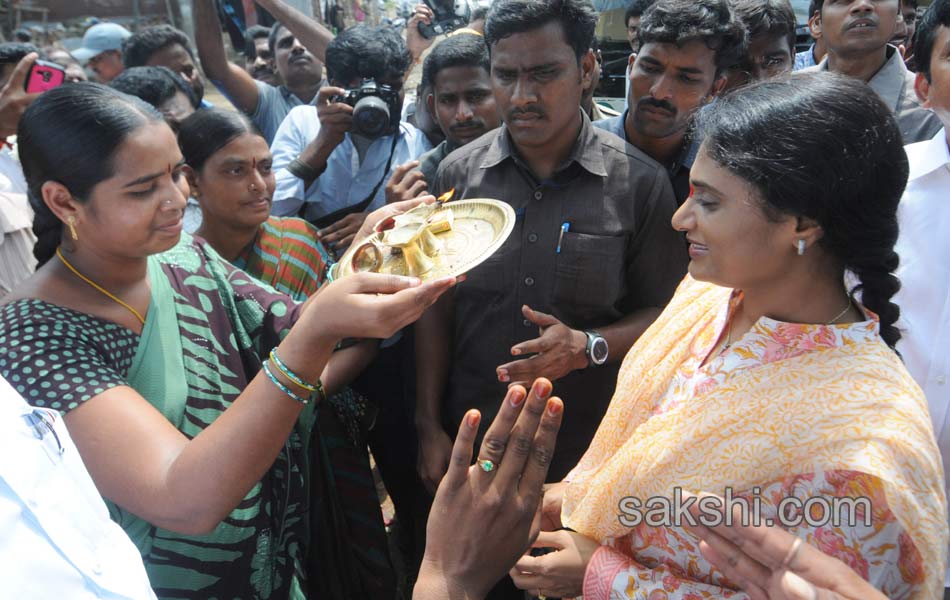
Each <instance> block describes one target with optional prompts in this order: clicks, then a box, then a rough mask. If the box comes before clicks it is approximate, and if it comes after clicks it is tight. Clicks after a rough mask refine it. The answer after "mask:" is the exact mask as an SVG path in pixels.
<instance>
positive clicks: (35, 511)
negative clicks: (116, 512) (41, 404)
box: [0, 378, 155, 600]
mask: <svg viewBox="0 0 950 600" xmlns="http://www.w3.org/2000/svg"><path fill="white" fill-rule="evenodd" d="M0 457H2V459H0V531H2V532H3V535H2V536H0V595H2V596H3V597H4V598H69V600H87V599H92V598H109V599H111V600H145V599H154V598H155V594H154V593H153V592H152V589H151V588H150V587H149V583H148V576H147V575H146V574H145V567H144V566H143V565H142V558H141V557H140V556H139V552H138V549H136V547H135V545H133V544H132V540H130V539H129V538H128V536H127V535H126V534H125V532H124V531H122V528H121V527H119V526H118V525H117V524H115V523H114V522H112V520H111V519H109V511H108V509H107V508H106V505H105V503H104V502H103V501H102V498H101V497H100V496H99V492H98V491H97V490H96V486H95V485H94V484H93V483H92V479H91V478H90V477H89V473H88V472H87V471H86V468H85V466H83V464H82V459H80V457H79V452H78V451H77V450H76V446H75V445H74V444H73V441H72V440H71V439H70V437H69V433H68V432H67V431H66V426H65V425H64V424H63V419H62V418H61V417H60V415H59V413H58V412H56V411H51V410H45V409H42V408H33V407H31V406H30V405H29V404H27V403H26V401H25V400H23V398H21V397H20V395H19V394H17V393H16V390H14V389H13V387H12V386H10V384H9V383H7V381H6V380H5V379H3V378H0Z"/></svg>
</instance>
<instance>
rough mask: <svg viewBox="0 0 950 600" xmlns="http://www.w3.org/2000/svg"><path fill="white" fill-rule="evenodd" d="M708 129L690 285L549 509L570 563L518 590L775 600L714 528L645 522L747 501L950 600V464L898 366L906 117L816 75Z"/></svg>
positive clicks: (871, 576)
mask: <svg viewBox="0 0 950 600" xmlns="http://www.w3.org/2000/svg"><path fill="white" fill-rule="evenodd" d="M698 126H699V130H700V131H701V132H702V133H703V134H704V136H703V138H702V139H704V142H703V144H702V147H701V149H700V152H699V155H698V157H697V159H696V162H695V164H694V167H693V169H692V171H691V182H692V188H693V189H692V193H691V195H690V197H689V198H688V199H687V201H686V203H685V204H684V205H683V206H682V207H681V208H680V209H679V210H678V212H677V213H676V215H674V217H673V225H674V227H675V228H676V229H678V230H680V231H683V232H685V234H686V238H687V240H688V241H689V242H690V257H691V262H690V267H689V272H690V275H688V276H687V278H686V279H685V280H684V281H683V283H682V284H681V285H680V288H679V290H678V291H677V293H676V295H675V296H674V298H673V299H672V301H671V302H670V304H669V306H668V307H667V308H666V310H665V311H664V313H663V314H662V315H661V316H660V317H659V319H657V321H656V322H655V323H654V324H653V326H652V327H651V328H650V329H649V330H648V331H647V332H646V333H645V334H644V335H643V336H642V337H641V338H640V340H639V341H638V342H637V344H636V345H635V346H634V347H633V349H631V351H630V353H629V354H628V355H627V357H626V359H625V361H624V364H623V368H622V369H621V373H620V376H619V379H618V382H617V391H616V394H615V396H614V398H613V401H612V403H611V406H610V408H609V409H608V412H607V414H606V416H605V417H604V420H603V422H602V424H601V426H600V428H599V429H598V431H597V434H596V435H595V437H594V440H593V441H592V443H591V445H590V447H589V449H588V451H587V453H586V454H585V455H584V457H583V458H582V459H581V461H580V463H579V464H578V465H577V466H576V468H575V469H574V470H573V471H572V472H571V473H570V474H569V475H568V477H567V478H566V480H565V482H563V483H561V484H556V485H555V486H554V487H553V488H551V489H550V490H549V491H548V493H547V494H546V497H545V505H544V514H545V516H546V517H547V519H546V521H547V522H546V525H547V526H546V527H543V528H544V529H556V528H558V527H559V526H560V525H561V521H563V526H565V527H566V528H568V529H565V530H559V531H554V532H550V533H549V532H542V533H541V535H540V536H539V538H538V541H537V542H536V543H535V546H536V547H548V548H553V549H555V551H554V552H551V553H548V554H546V555H543V556H540V557H532V556H527V555H526V556H525V557H523V558H522V559H521V560H520V561H519V562H518V564H517V565H516V566H515V568H514V569H513V570H512V573H511V574H512V577H513V578H514V579H515V582H516V583H517V584H518V586H519V587H521V588H522V589H526V590H529V591H531V592H532V593H534V594H535V595H539V596H545V595H546V596H555V597H573V596H577V595H580V594H583V596H584V598H585V600H599V599H607V598H611V599H616V598H644V599H645V598H649V599H651V600H654V599H661V598H683V599H698V598H718V597H745V594H746V593H747V594H749V595H750V596H751V597H753V598H766V597H768V596H767V594H766V592H765V591H764V590H762V589H761V588H760V587H757V586H756V585H755V584H753V583H751V582H752V581H756V580H759V581H761V580H762V577H761V575H762V573H763V572H764V570H765V569H767V568H769V565H767V564H765V562H764V559H762V560H763V562H762V563H760V562H757V561H755V560H752V559H750V558H749V557H748V556H745V557H744V559H743V560H741V561H733V562H734V563H735V564H731V563H730V562H729V561H728V560H723V554H729V552H728V548H726V549H724V548H723V547H720V548H713V549H712V550H709V549H707V550H706V554H705V555H704V554H703V553H702V552H701V551H700V545H699V539H698V537H697V535H695V533H694V532H695V530H690V529H689V528H688V527H685V526H683V524H682V522H681V523H680V524H677V523H675V522H672V523H664V524H661V525H653V526H651V525H648V524H647V522H646V521H645V520H644V521H643V522H639V523H638V522H637V518H638V517H640V518H644V517H646V516H647V514H646V509H645V508H644V509H642V510H641V511H640V512H637V511H636V510H633V509H634V507H635V505H636V502H639V503H640V505H641V506H643V505H646V503H647V501H648V499H651V498H658V497H659V498H666V499H669V501H671V502H672V501H673V499H674V497H675V495H676V493H677V490H682V492H683V494H684V495H686V496H688V495H690V494H694V495H695V494H700V493H709V494H715V495H718V496H724V495H725V494H727V492H729V491H731V493H732V494H733V495H734V496H743V497H746V498H758V499H759V501H760V502H761V517H762V519H769V518H770V519H776V523H777V524H785V525H790V526H789V527H787V529H788V531H789V532H790V533H792V534H793V535H794V536H796V537H797V538H798V539H800V540H801V541H802V542H805V543H807V544H811V545H813V546H815V547H817V548H818V549H819V550H821V551H823V552H824V553H826V554H828V555H830V556H832V557H835V558H837V559H839V560H840V561H842V562H844V563H845V564H846V565H848V566H849V567H850V568H851V569H853V570H854V571H855V572H857V574H858V575H860V576H862V577H863V578H865V579H866V580H868V581H869V582H870V583H871V584H872V585H874V587H876V588H877V589H879V590H881V591H882V592H883V593H884V594H885V595H886V596H887V597H889V598H938V597H942V594H943V573H944V565H945V564H946V560H947V556H946V554H947V552H946V549H947V525H946V514H947V507H946V499H945V497H944V492H943V489H944V487H943V475H942V473H943V471H942V467H941V463H940V455H939V454H938V452H937V447H936V443H935V441H934V436H933V432H932V430H931V424H930V418H929V416H928V413H927V405H926V401H925V399H924V396H923V393H922V392H921V390H920V389H919V388H918V387H917V385H916V384H915V383H914V382H913V380H912V379H911V377H910V376H909V375H908V373H907V371H906V369H905V368H904V366H903V364H902V362H901V360H900V358H899V356H898V355H897V354H896V353H895V352H894V351H893V347H894V345H895V343H896V342H897V340H898V339H899V338H900V333H899V331H898V330H897V329H896V328H895V327H894V323H895V321H896V320H897V317H898V314H899V309H898V307H897V306H896V305H894V304H893V303H892V302H891V301H890V299H891V297H892V296H893V294H894V293H895V292H896V291H897V289H898V287H899V282H898V281H897V279H896V278H895V277H894V276H893V271H894V270H895V269H896V267H897V263H898V257H897V255H896V254H895V253H894V249H893V248H894V243H895V241H896V239H897V215H896V211H897V205H898V202H899V200H900V197H901V193H902V191H903V188H904V185H905V182H906V178H907V159H906V156H905V154H904V151H903V147H902V142H901V136H900V131H899V130H898V128H897V125H896V123H895V122H894V120H893V118H892V116H891V114H890V111H889V110H888V109H887V107H885V106H884V105H883V104H882V103H881V102H880V100H879V99H878V98H877V96H876V95H875V94H874V93H873V91H871V90H870V89H868V88H867V87H866V86H865V85H863V84H861V83H859V82H856V81H852V80H849V79H847V78H843V77H840V76H836V75H832V74H828V73H822V74H813V75H800V74H798V75H795V76H792V77H790V78H783V79H778V80H772V81H767V82H763V83H760V84H756V85H754V86H751V87H749V88H747V89H745V90H742V91H740V92H739V93H736V94H732V95H730V96H727V97H725V98H722V99H720V100H718V101H717V102H716V105H714V106H711V107H708V108H707V109H706V110H705V111H704V112H703V113H702V114H700V115H699V124H698ZM846 271H847V272H848V273H849V276H850V275H853V277H854V278H855V279H856V280H857V281H858V282H859V286H858V289H859V290H860V297H861V303H859V302H858V300H857V299H855V297H854V292H855V290H852V293H850V294H849V292H848V291H847V290H846V288H845V286H844V284H843V282H844V281H845V272H846ZM565 417H566V418H568V419H569V418H570V407H569V406H568V407H566V414H565ZM786 497H794V498H797V499H798V501H799V502H800V503H802V504H804V502H805V501H807V500H809V499H811V498H816V499H819V501H825V502H828V503H830V502H831V501H832V500H834V499H841V498H867V499H869V502H870V508H869V509H868V508H867V505H866V504H863V503H860V502H859V503H858V504H856V505H855V506H856V507H857V508H856V513H857V514H856V517H857V519H855V521H856V522H843V523H838V524H832V523H823V522H822V517H823V514H821V510H820V508H821V507H820V506H817V505H815V506H813V507H812V509H811V511H810V513H809V515H808V516H809V517H810V519H811V520H810V521H803V522H799V521H801V519H800V517H802V516H803V515H802V513H801V511H799V512H796V511H795V510H792V511H791V512H788V511H783V515H787V516H789V517H792V519H790V520H785V521H783V522H781V523H779V522H778V520H777V515H778V512H779V509H778V506H779V503H780V501H781V500H782V499H783V498H786ZM625 498H626V500H624V499H625ZM632 498H636V499H637V500H636V501H634V500H632ZM653 506H656V505H653ZM799 506H801V505H799ZM784 508H785V509H787V508H788V506H787V505H786V506H785V507H784ZM842 514H843V513H842ZM796 516H797V517H798V518H799V519H798V520H796V519H795V517H796ZM845 521H847V519H845ZM724 539H725V538H724ZM735 539H737V540H738V539H739V538H738V537H737V538H735ZM800 545H801V543H800V542H799V543H797V544H790V545H789V549H788V552H787V555H786V559H785V564H786V565H793V566H794V564H795V560H796V557H797V555H798V554H799V546H800ZM710 553H711V554H710ZM735 555H736V556H738V555H739V553H736V554H735ZM707 557H709V558H712V559H713V561H712V562H711V561H710V560H708V558H707ZM714 563H715V564H719V565H726V567H725V569H721V568H717V567H716V566H714ZM813 591H814V590H813ZM806 597H807V596H806ZM812 597H815V596H814V595H813V596H812Z"/></svg>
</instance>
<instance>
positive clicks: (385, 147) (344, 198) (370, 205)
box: [271, 25, 431, 251]
mask: <svg viewBox="0 0 950 600" xmlns="http://www.w3.org/2000/svg"><path fill="white" fill-rule="evenodd" d="M410 62H411V58H410V54H409V50H408V49H407V48H406V43H405V41H404V40H403V39H402V37H401V36H400V35H399V34H398V33H396V31H395V30H393V29H392V28H390V27H369V26H366V25H357V26H355V27H351V28H349V29H347V30H345V31H344V32H342V33H341V34H340V35H338V36H337V37H336V38H335V39H334V40H333V41H332V42H331V43H330V45H329V46H328V47H327V61H326V67H327V77H328V79H329V81H330V85H329V86H328V87H324V88H322V89H321V90H320V92H318V94H317V102H316V104H317V108H316V110H314V108H313V107H311V106H298V107H296V108H294V109H292V110H291V111H290V113H289V114H288V115H287V118H286V119H285V120H284V122H283V123H282V124H281V126H280V128H279V129H278V130H277V134H276V135H275V136H274V142H273V143H272V144H271V151H272V152H273V154H274V170H275V171H276V173H277V190H276V193H275V194H274V205H273V209H272V212H273V213H274V214H275V215H279V216H288V215H296V214H298V213H301V212H302V216H303V217H304V218H306V219H307V220H308V221H311V222H314V223H316V224H317V225H318V226H319V227H322V228H323V229H322V230H321V235H322V236H323V242H324V243H325V244H328V245H329V246H330V247H331V248H334V249H336V250H337V251H340V250H343V249H345V248H346V247H347V246H348V245H349V244H350V242H351V241H352V240H353V236H354V235H355V234H356V232H357V231H358V230H359V228H360V226H361V225H362V222H363V217H364V213H365V212H366V211H371V210H374V209H376V208H379V207H380V206H382V205H383V204H385V201H386V199H385V183H386V181H387V180H388V179H389V177H390V175H391V174H392V169H393V168H394V167H395V166H396V165H401V164H403V163H406V162H408V161H410V160H413V159H415V158H418V157H419V156H421V155H422V154H423V153H424V152H426V151H427V150H429V149H430V148H431V145H430V144H429V142H428V140H427V139H426V137H425V135H423V134H422V132H421V131H419V130H418V129H416V128H415V127H413V126H412V125H409V124H408V123H403V122H400V114H401V112H402V102H403V80H404V74H405V73H406V71H407V70H408V68H409V65H410ZM370 81H372V82H373V83H374V84H375V85H376V86H377V88H378V89H379V90H380V93H379V94H378V95H375V97H373V98H372V101H374V102H376V104H377V106H378V107H379V108H380V109H382V108H383V107H385V110H386V111H388V113H389V120H388V122H386V121H385V120H383V121H380V123H379V125H380V129H379V130H378V131H369V129H368V128H367V127H361V126H360V123H361V122H362V121H361V119H360V116H361V115H364V116H365V114H367V113H363V112H360V113H358V114H356V115H354V107H353V106H352V105H351V104H349V103H346V102H343V101H341V97H342V96H344V95H345V94H347V90H354V89H357V88H360V86H361V85H365V84H368V83H369V82H370ZM371 95H372V94H371ZM351 102H353V100H351ZM353 103H354V104H355V102H353ZM361 106H362V105H361ZM301 208H303V210H302V211H301Z"/></svg>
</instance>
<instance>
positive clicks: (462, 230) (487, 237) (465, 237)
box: [336, 198, 515, 281]
mask: <svg viewBox="0 0 950 600" xmlns="http://www.w3.org/2000/svg"><path fill="white" fill-rule="evenodd" d="M432 206H433V208H434V207H435V205H432ZM443 207H444V208H448V209H451V210H452V215H453V218H454V222H453V224H452V229H451V230H449V231H444V232H442V233H437V234H435V237H436V239H438V240H439V241H440V242H441V243H442V246H443V247H442V249H441V250H440V251H439V253H438V254H436V255H435V256H431V257H430V258H431V259H432V261H433V263H434V264H433V266H432V269H431V270H429V271H427V272H426V273H424V274H422V275H419V278H420V279H422V280H423V281H426V280H429V279H438V278H439V277H449V276H451V277H457V276H459V275H461V274H462V273H465V272H467V271H469V270H471V269H473V268H475V267H476V266H478V265H479V264H481V263H482V262H483V261H485V260H486V259H487V258H488V257H490V256H491V255H492V254H494V253H495V252H496V251H497V250H498V249H499V248H501V246H502V244H504V243H505V240H507V239H508V236H509V235H511V231H512V230H513V229H514V226H515V211H514V209H512V208H511V206H510V205H508V204H507V203H505V202H501V201H499V200H489V199H484V198H473V199H468V200H455V201H453V202H447V203H446V204H444V205H443ZM382 238H383V236H382V234H380V233H376V234H373V235H372V236H370V237H369V238H367V239H364V240H362V241H360V242H354V243H353V244H352V245H351V246H350V248H349V249H348V250H347V251H346V253H345V254H344V255H343V257H342V258H341V259H340V260H339V262H338V264H337V274H336V277H337V278H339V277H346V276H347V275H352V274H353V273H355V272H356V271H355V269H354V267H353V256H354V255H355V253H356V251H357V249H359V248H361V247H362V246H364V245H365V244H366V243H367V242H368V241H371V240H375V241H380V240H382ZM381 252H382V266H381V267H380V268H379V272H380V273H391V274H394V275H408V274H409V273H408V269H407V267H406V260H405V258H404V256H403V253H402V252H401V251H400V250H399V249H398V248H392V247H390V246H385V245H383V246H381Z"/></svg>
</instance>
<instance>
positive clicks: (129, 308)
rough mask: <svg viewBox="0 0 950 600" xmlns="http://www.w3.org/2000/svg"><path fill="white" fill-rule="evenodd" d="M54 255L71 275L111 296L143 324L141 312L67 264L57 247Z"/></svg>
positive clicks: (143, 319)
mask: <svg viewBox="0 0 950 600" xmlns="http://www.w3.org/2000/svg"><path fill="white" fill-rule="evenodd" d="M56 256H58V257H59V260H61V261H63V264H64V265H66V268H67V269H69V270H70V271H72V272H73V275H75V276H76V277H78V278H80V279H82V280H83V281H85V282H86V283H88V284H89V285H91V286H92V287H94V288H95V289H96V290H97V291H99V292H100V293H102V294H103V295H105V296H108V297H109V298H111V299H112V300H114V301H115V302H117V303H118V304H121V305H122V306H124V307H125V308H126V309H127V310H128V311H129V312H130V313H132V314H133V315H135V318H136V319H138V320H139V322H140V323H141V324H142V325H145V318H144V317H143V316H142V315H141V313H139V311H137V310H135V309H134V308H132V307H131V306H129V305H128V304H126V303H125V302H123V301H121V300H119V299H118V298H116V297H115V295H113V294H111V293H109V292H108V291H106V290H105V289H104V288H103V287H102V286H101V285H99V284H98V283H96V282H95V281H93V280H92V279H89V278H88V277H86V276H85V275H83V274H82V273H80V272H79V271H78V270H77V269H76V267H74V266H72V265H71V264H69V261H68V260H66V257H65V256H63V253H62V252H60V251H59V248H56Z"/></svg>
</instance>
